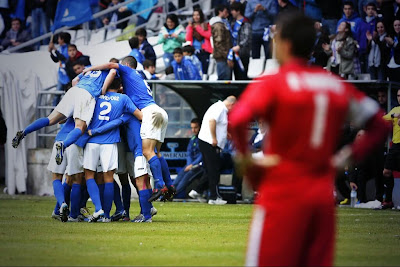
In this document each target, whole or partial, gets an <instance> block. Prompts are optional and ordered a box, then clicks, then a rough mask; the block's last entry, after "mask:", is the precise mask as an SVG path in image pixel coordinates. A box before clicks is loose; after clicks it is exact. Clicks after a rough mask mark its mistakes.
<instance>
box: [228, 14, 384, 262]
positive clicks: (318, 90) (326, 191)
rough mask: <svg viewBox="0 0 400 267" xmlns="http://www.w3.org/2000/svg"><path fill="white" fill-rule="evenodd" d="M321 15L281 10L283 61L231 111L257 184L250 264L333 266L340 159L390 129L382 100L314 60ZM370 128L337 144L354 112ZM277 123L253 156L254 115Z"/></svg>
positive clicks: (367, 147) (241, 160)
mask: <svg viewBox="0 0 400 267" xmlns="http://www.w3.org/2000/svg"><path fill="white" fill-rule="evenodd" d="M313 25H314V23H313V21H312V20H311V19H309V18H307V17H305V16H304V15H301V14H297V13H293V14H285V16H282V17H280V18H279V20H278V23H277V28H276V30H277V32H276V37H275V41H276V48H277V50H276V57H277V60H278V61H279V63H280V65H281V67H280V69H279V71H278V72H277V73H276V74H274V75H270V76H263V77H261V78H259V79H258V81H256V82H254V83H252V84H250V85H249V87H248V88H247V89H246V90H245V91H244V93H243V94H242V95H241V97H240V99H239V101H238V103H237V104H236V106H235V107H234V108H233V109H232V111H231V113H230V114H229V131H230V133H231V134H232V137H233V140H234V142H235V144H236V147H237V149H238V156H237V162H238V164H239V166H240V167H241V169H242V170H244V171H245V174H246V177H247V179H249V181H250V182H251V183H252V185H253V186H254V187H255V188H257V191H258V192H259V193H260V197H259V198H258V200H257V204H258V205H257V206H256V207H255V210H254V214H253V220H252V224H251V230H250V236H249V243H248V249H247V258H246V265H248V266H266V265H272V266H327V265H328V266H329V265H332V264H333V255H334V244H335V207H334V198H333V190H334V177H335V167H338V166H339V165H343V164H344V163H345V162H347V161H348V160H350V159H353V160H355V161H360V160H361V159H362V158H363V157H364V156H365V155H366V154H367V153H369V152H371V150H372V149H373V148H375V147H376V146H377V145H378V144H380V143H381V142H383V141H384V140H385V138H386V136H387V133H388V126H387V124H386V123H385V122H384V121H383V120H382V113H381V112H380V110H379V107H378V104H377V103H376V102H375V101H373V100H372V99H370V98H368V97H366V96H365V95H363V94H362V93H360V92H359V91H357V90H356V89H355V88H354V87H353V86H352V85H351V84H349V83H344V82H342V80H341V79H340V78H338V77H336V76H334V75H330V74H328V73H327V72H326V71H324V70H322V69H321V68H315V67H310V66H308V65H307V59H308V58H309V56H310V54H311V51H312V48H313V45H314V42H315V35H316V33H315V30H314V28H313ZM348 115H350V117H351V119H352V121H354V122H355V123H356V124H357V125H358V126H363V127H364V128H365V130H366V133H365V135H364V136H363V138H362V139H360V140H358V141H357V142H356V143H354V144H352V145H351V146H347V147H345V148H343V149H342V150H341V151H339V152H338V154H336V155H335V148H336V147H337V144H338V140H339V137H340V134H341V129H342V125H343V123H344V122H345V120H346V118H347V116H348ZM255 119H262V120H264V121H266V122H267V123H268V124H269V135H268V136H269V137H268V141H267V142H268V143H267V144H265V148H264V154H265V156H264V157H263V158H261V159H252V157H251V154H250V151H249V148H248V142H247V139H246V138H244V136H246V133H247V128H248V127H247V126H248V124H249V122H251V121H253V120H255Z"/></svg>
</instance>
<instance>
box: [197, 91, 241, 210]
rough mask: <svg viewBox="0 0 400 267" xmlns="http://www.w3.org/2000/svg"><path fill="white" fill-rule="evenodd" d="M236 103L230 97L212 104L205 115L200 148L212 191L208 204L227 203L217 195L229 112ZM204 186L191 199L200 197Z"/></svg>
mask: <svg viewBox="0 0 400 267" xmlns="http://www.w3.org/2000/svg"><path fill="white" fill-rule="evenodd" d="M235 103H236V97H234V96H228V97H227V98H226V99H225V100H224V101H218V102H216V103H214V104H212V105H211V106H210V107H209V108H208V110H207V111H206V113H205V114H204V117H203V121H202V123H201V129H200V132H199V147H200V151H201V154H202V156H203V164H204V168H205V170H206V175H207V178H208V189H209V191H210V196H209V201H208V204H211V205H224V204H226V203H227V202H226V201H225V200H222V199H221V198H219V197H218V195H217V185H218V183H219V176H220V167H221V159H220V155H219V154H220V152H221V149H222V148H224V147H225V144H226V140H227V134H228V133H227V128H228V112H229V111H230V110H231V109H232V107H233V106H234V105H235ZM200 187H202V186H199V188H196V189H195V190H192V191H191V192H190V193H189V196H190V197H191V198H198V197H200V196H201V195H200V192H201V188H200Z"/></svg>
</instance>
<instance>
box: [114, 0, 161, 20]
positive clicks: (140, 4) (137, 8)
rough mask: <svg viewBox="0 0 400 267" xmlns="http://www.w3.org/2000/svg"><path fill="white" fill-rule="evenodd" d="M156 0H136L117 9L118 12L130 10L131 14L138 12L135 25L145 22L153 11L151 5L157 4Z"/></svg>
mask: <svg viewBox="0 0 400 267" xmlns="http://www.w3.org/2000/svg"><path fill="white" fill-rule="evenodd" d="M157 2H158V0H136V1H133V2H132V3H129V4H127V5H126V6H123V7H121V8H120V9H119V11H120V12H124V11H127V10H128V11H130V12H132V13H133V14H136V13H138V14H139V15H138V16H137V21H136V26H140V25H142V24H144V23H146V22H147V21H148V20H149V18H150V16H151V14H152V13H153V9H151V8H152V7H153V6H155V5H156V4H157Z"/></svg>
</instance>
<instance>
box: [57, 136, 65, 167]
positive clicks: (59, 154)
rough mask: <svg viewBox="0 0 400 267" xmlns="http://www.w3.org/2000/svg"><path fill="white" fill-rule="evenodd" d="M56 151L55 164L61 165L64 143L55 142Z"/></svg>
mask: <svg viewBox="0 0 400 267" xmlns="http://www.w3.org/2000/svg"><path fill="white" fill-rule="evenodd" d="M56 150H57V154H56V163H57V165H61V163H62V161H63V158H64V150H65V147H64V142H62V141H58V142H56Z"/></svg>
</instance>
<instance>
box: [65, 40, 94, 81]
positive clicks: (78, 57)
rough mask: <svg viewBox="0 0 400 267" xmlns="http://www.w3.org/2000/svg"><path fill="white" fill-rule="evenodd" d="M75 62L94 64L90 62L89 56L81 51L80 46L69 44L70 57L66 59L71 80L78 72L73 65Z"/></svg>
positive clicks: (86, 64)
mask: <svg viewBox="0 0 400 267" xmlns="http://www.w3.org/2000/svg"><path fill="white" fill-rule="evenodd" d="M75 62H80V63H82V64H83V65H84V66H89V65H92V64H91V63H90V59H89V56H85V55H83V54H82V52H81V51H78V48H77V47H76V45H74V44H69V45H68V59H67V60H66V61H65V67H66V70H67V74H68V77H69V79H70V81H72V80H73V79H74V78H75V77H76V73H75V71H74V68H73V65H74V63H75Z"/></svg>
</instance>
